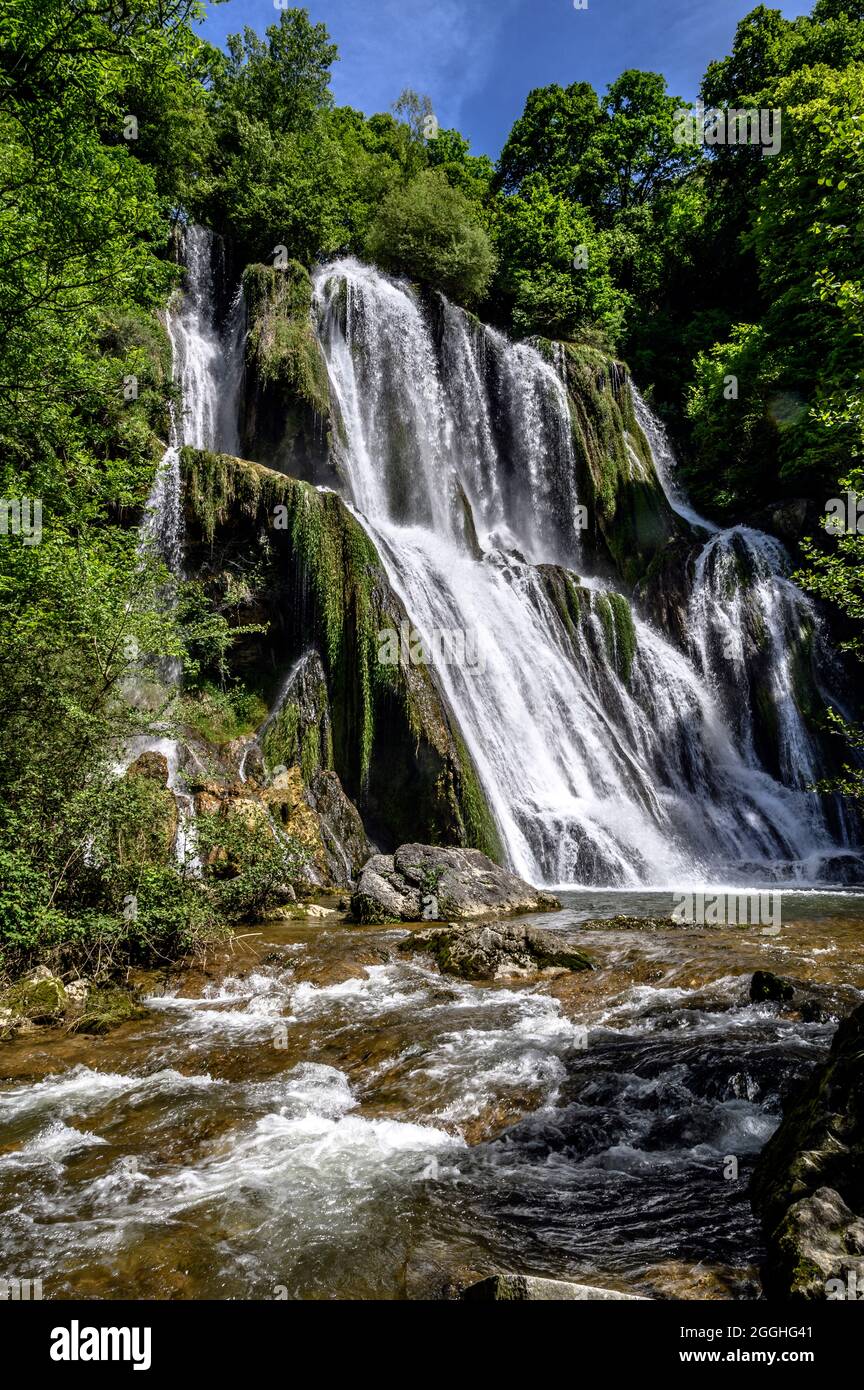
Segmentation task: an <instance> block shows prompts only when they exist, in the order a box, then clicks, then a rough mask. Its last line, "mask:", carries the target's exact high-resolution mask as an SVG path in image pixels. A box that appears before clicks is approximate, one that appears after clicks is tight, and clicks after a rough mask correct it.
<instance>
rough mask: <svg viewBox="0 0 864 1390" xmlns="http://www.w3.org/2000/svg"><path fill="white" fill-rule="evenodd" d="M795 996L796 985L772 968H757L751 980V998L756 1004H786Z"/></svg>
mask: <svg viewBox="0 0 864 1390" xmlns="http://www.w3.org/2000/svg"><path fill="white" fill-rule="evenodd" d="M794 996H795V986H794V985H793V984H792V983H791V982H790V981H789V980H783V979H781V977H780V976H779V975H775V974H774V973H773V972H772V971H771V970H757V971H756V973H755V975H754V976H753V979H752V980H751V981H750V999H751V1002H752V1003H754V1004H765V1003H772V1004H786V1003H788V1002H789V1001H790V1000H791V999H793V998H794Z"/></svg>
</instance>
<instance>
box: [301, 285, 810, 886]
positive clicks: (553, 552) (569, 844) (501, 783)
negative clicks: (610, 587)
mask: <svg viewBox="0 0 864 1390" xmlns="http://www.w3.org/2000/svg"><path fill="white" fill-rule="evenodd" d="M315 298H316V306H317V314H318V321H319V333H320V339H321V343H322V348H323V351H324V354H325V357H326V360H327V364H328V369H329V373H330V382H331V392H332V396H333V398H334V402H335V405H336V408H337V409H338V411H339V413H340V415H341V418H342V423H343V425H344V436H345V439H346V441H347V442H346V443H345V445H344V446H343V448H342V456H341V458H340V459H339V466H340V471H341V473H342V476H343V478H344V479H345V484H346V488H347V490H348V493H349V498H350V501H351V503H352V504H353V506H354V507H355V509H356V510H357V512H358V513H359V515H360V517H361V520H362V521H363V523H364V525H365V526H366V527H367V529H368V530H369V531H370V533H371V534H372V536H373V538H374V539H375V541H376V543H377V545H378V547H379V550H380V553H381V555H382V558H383V560H384V563H385V565H386V566H387V569H388V574H389V577H390V580H391V582H392V584H393V586H394V588H395V589H396V590H397V592H398V593H399V594H400V596H401V597H402V599H403V601H404V602H405V604H406V607H407V609H408V611H409V613H410V614H411V616H412V618H413V620H414V622H415V623H416V625H417V628H418V630H419V632H420V634H421V636H422V637H423V638H424V639H425V640H426V642H427V643H429V642H430V641H431V640H432V636H433V633H434V632H435V631H436V630H437V631H441V630H444V631H447V632H453V631H454V630H455V631H461V632H463V633H465V634H471V635H472V636H473V637H474V638H475V640H476V641H477V642H478V644H479V646H480V647H481V648H482V651H483V655H484V660H483V662H481V663H478V664H476V665H474V666H473V667H472V668H471V669H465V668H462V667H460V666H458V665H455V664H447V665H442V666H441V667H440V668H439V669H438V670H437V678H438V679H439V681H440V683H441V685H442V687H443V688H444V691H445V693H446V695H447V697H448V700H449V702H450V705H451V707H452V708H453V710H454V712H455V715H456V718H457V720H458V722H459V725H460V728H461V730H462V732H463V734H464V736H465V739H466V742H467V744H468V747H469V749H470V751H471V754H472V757H473V758H474V761H475V765H476V766H477V769H478V772H479V774H480V777H481V780H482V782H483V785H484V788H485V790H486V794H487V797H488V799H489V803H490V806H491V808H492V811H493V814H494V816H495V819H496V821H497V824H498V827H499V830H500V832H501V836H502V839H503V842H504V845H505V847H506V851H507V855H508V857H509V860H510V862H511V864H512V866H513V867H514V868H515V869H516V870H517V872H519V873H521V874H523V875H524V876H525V877H527V878H529V879H533V880H534V881H540V882H544V883H547V884H549V883H553V884H554V883H559V884H560V883H566V882H581V883H586V884H590V883H611V884H621V885H635V884H638V883H642V884H645V883H655V884H661V883H665V884H670V883H672V884H676V885H681V884H684V883H687V882H693V881H698V880H704V879H705V878H715V879H716V878H717V877H718V876H720V877H723V878H725V879H727V880H729V881H734V880H735V879H736V877H737V878H738V880H739V881H740V880H741V876H742V875H749V878H750V881H752V876H753V872H754V870H753V865H754V864H756V865H759V866H762V872H763V874H764V875H765V877H769V878H776V877H777V876H778V875H779V876H781V877H782V876H783V875H784V874H788V875H791V876H798V877H799V878H800V877H803V876H804V875H805V874H806V875H812V874H813V873H814V865H815V864H816V863H817V861H818V859H819V857H820V856H828V855H830V853H831V851H832V848H833V842H832V840H831V837H830V835H829V834H828V831H827V829H826V828H825V825H824V822H823V820H822V817H821V814H820V813H819V811H818V808H816V809H814V804H815V798H813V797H812V795H807V794H806V793H804V792H803V791H802V790H800V788H802V787H803V786H804V785H806V782H807V778H808V776H809V773H808V765H804V764H799V765H798V767H797V771H796V772H795V775H794V776H792V775H791V768H792V764H793V763H795V761H796V758H798V757H799V754H800V753H801V750H802V749H803V748H804V743H803V740H802V737H801V734H800V728H799V727H798V726H796V724H795V719H796V718H797V717H798V716H797V711H796V712H795V715H794V716H793V708H794V704H793V702H791V700H787V696H788V690H785V691H784V689H783V687H782V680H783V677H782V672H781V665H780V663H779V661H778V662H775V663H774V666H773V668H772V669H773V670H774V671H775V674H776V677H777V681H778V694H779V696H780V697H781V699H782V701H784V702H785V710H784V713H783V714H782V716H781V718H782V719H783V720H784V721H785V724H784V733H783V740H784V745H783V746H784V748H785V752H784V755H783V758H784V766H783V769H782V773H781V775H782V776H783V777H784V780H788V782H790V783H791V785H783V782H781V781H780V780H778V778H777V777H772V776H771V775H770V774H769V772H768V771H766V770H765V768H764V767H763V766H761V765H760V764H759V763H758V760H757V758H756V756H755V754H754V752H753V749H752V747H751V746H750V745H749V744H747V743H746V740H745V741H744V743H743V744H742V740H741V738H740V733H741V731H740V729H739V728H736V727H735V726H734V724H733V723H732V722H730V720H729V719H728V718H727V716H726V713H725V711H724V708H723V704H722V701H721V699H720V697H719V695H718V693H717V692H716V691H715V689H714V688H713V682H712V681H711V680H710V679H709V675H708V672H707V671H706V669H705V666H704V664H703V663H702V662H701V660H700V658H699V654H698V644H697V650H696V651H695V652H694V656H695V658H696V659H695V660H688V659H687V657H685V656H683V655H682V654H681V653H680V652H679V651H677V650H676V649H675V648H674V647H673V646H672V645H671V644H670V643H669V642H667V641H665V640H664V639H663V638H662V637H660V635H659V634H658V633H657V632H656V631H655V630H653V629H652V628H651V627H650V626H649V625H648V624H646V623H644V622H642V621H640V620H639V619H638V618H637V619H635V630H636V653H635V658H634V660H633V665H632V671H631V672H630V675H629V679H628V680H627V681H626V682H625V681H623V680H621V679H620V678H619V674H618V673H617V672H616V670H615V663H614V660H613V659H612V656H611V655H609V654H606V652H605V645H604V642H603V641H602V640H597V641H594V642H591V643H590V644H589V642H588V641H587V639H586V638H585V637H584V635H583V637H582V638H581V639H579V638H575V639H574V638H573V636H572V635H571V634H568V633H567V632H566V631H565V628H564V626H563V624H562V622H561V620H560V618H559V617H558V614H557V612H556V610H555V608H554V606H553V605H552V604H551V602H550V600H549V598H548V597H547V594H546V592H545V589H544V584H543V574H542V571H540V570H538V569H537V568H536V566H537V565H538V564H541V563H543V562H552V563H559V564H560V563H568V564H573V563H574V562H575V561H576V560H577V558H578V529H577V528H576V527H575V525H574V517H575V507H576V505H577V499H576V497H575V491H574V483H573V478H574V472H575V469H574V463H573V455H572V443H571V439H572V436H571V424H570V416H569V408H568V404H567V398H566V392H565V390H564V387H563V384H562V382H561V378H560V376H559V374H558V373H557V372H556V370H555V368H554V365H551V364H550V363H549V362H547V361H546V360H545V358H544V357H543V356H541V354H540V353H539V352H538V351H536V350H535V349H533V348H531V347H530V346H527V345H525V344H522V345H513V344H510V343H509V342H508V341H507V340H506V339H505V338H503V337H502V336H501V335H500V334H498V333H495V332H494V331H493V330H491V329H486V328H483V327H482V326H481V325H478V324H476V322H474V321H472V320H469V319H468V317H467V316H466V315H465V314H463V313H462V312H461V311H460V310H459V309H457V308H455V307H454V306H452V305H449V304H446V303H444V304H443V306H442V309H441V312H440V315H439V317H438V322H437V325H436V326H435V331H433V324H432V322H431V320H430V315H429V314H428V312H427V311H426V310H424V308H423V307H422V306H421V303H420V301H419V300H418V298H417V297H416V296H415V295H414V293H413V291H412V290H411V289H410V288H409V287H408V286H406V285H404V284H401V283H398V282H393V281H391V280H389V279H387V278H385V277H384V276H382V275H380V274H378V273H377V272H376V271H374V270H372V269H370V268H368V267H364V266H361V265H359V264H358V263H357V262H355V261H352V260H344V261H340V262H337V263H336V264H333V265H330V266H326V267H324V268H322V269H321V270H319V272H318V273H317V275H316V277H315ZM640 409H641V411H642V413H643V415H644V414H645V413H646V411H645V407H644V403H640ZM667 486H668V484H667ZM673 497H674V494H673ZM466 506H467V508H468V509H470V514H471V519H472V523H473V524H472V525H471V526H470V527H468V528H467V535H466V522H465V511H466ZM673 506H674V507H675V509H676V510H678V511H679V513H680V514H681V515H686V516H687V519H688V520H689V521H690V522H691V523H692V524H695V525H703V526H704V527H705V529H706V530H714V529H715V528H712V527H711V526H710V524H709V523H704V522H702V520H701V518H699V517H698V516H697V514H695V513H693V512H692V511H690V509H685V504H684V503H682V502H681V501H680V499H675V500H673ZM688 513H689V515H688ZM475 533H476V539H475ZM765 539H766V541H767V538H765ZM478 541H479V546H480V548H481V551H482V554H481V555H479V556H478V554H477V543H478ZM709 544H710V543H709ZM716 544H720V542H719V541H718V542H717V543H716ZM760 546H761V550H762V555H763V559H764V556H765V551H766V546H765V545H762V543H761V542H760ZM703 568H704V570H705V571H706V573H710V572H711V571H712V566H711V565H710V563H709V561H707V560H706V563H705V566H704V567H703ZM581 582H582V584H583V585H584V586H586V587H588V588H589V589H591V590H593V591H594V593H593V594H592V598H591V607H592V613H591V617H590V624H593V626H594V628H595V630H596V635H597V637H598V639H600V638H601V636H602V634H601V631H600V630H601V628H602V626H603V623H602V613H601V611H600V610H601V608H602V595H600V594H599V593H598V592H596V591H597V590H598V589H599V586H598V584H597V582H596V581H592V580H590V579H589V580H585V579H583V580H582V581H581ZM772 582H773V581H772ZM783 583H784V584H788V581H785V580H784V581H783ZM770 588H771V585H770V584H769V589H770ZM788 588H789V589H792V586H791V585H789V586H788ZM775 590H776V585H775ZM783 592H784V595H785V594H786V591H785V590H784V591H783ZM793 592H795V593H797V591H793ZM699 594H700V589H699V586H698V585H697V592H696V595H695V596H694V603H698V602H700V601H701V599H700V598H699ZM786 597H787V598H788V595H787V596H786ZM799 597H800V596H799ZM766 601H767V600H766ZM788 601H789V602H791V599H789V600H788ZM801 603H802V604H804V603H805V600H803V597H802V598H801ZM774 632H775V635H776V643H777V649H778V654H779V653H780V652H781V650H783V643H784V641H785V637H784V624H783V622H781V621H780V620H779V618H778V619H777V621H776V622H775V629H774ZM786 636H788V631H787V632H786ZM799 724H800V719H799ZM814 756H815V754H814ZM811 762H812V759H811ZM787 770H789V771H790V775H789V777H788V778H787V777H786V772H787Z"/></svg>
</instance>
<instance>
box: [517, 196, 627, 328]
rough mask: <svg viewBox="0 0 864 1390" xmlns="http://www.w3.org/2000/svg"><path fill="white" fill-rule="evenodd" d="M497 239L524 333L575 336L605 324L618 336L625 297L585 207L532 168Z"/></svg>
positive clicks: (518, 321)
mask: <svg viewBox="0 0 864 1390" xmlns="http://www.w3.org/2000/svg"><path fill="white" fill-rule="evenodd" d="M495 240H496V246H497V248H498V253H499V256H500V262H501V270H500V274H499V284H500V286H501V288H502V290H503V291H504V292H505V294H507V295H509V296H510V297H511V298H512V305H513V307H512V315H513V326H514V328H515V329H516V331H517V332H518V333H520V334H532V333H536V334H541V335H543V336H544V337H548V338H576V337H578V336H579V335H580V332H582V331H583V330H584V329H585V327H586V326H589V325H597V324H599V325H600V326H601V327H602V329H603V332H604V334H605V335H606V337H607V339H608V340H609V342H610V343H614V342H615V339H616V338H617V336H618V333H619V332H620V329H621V324H622V320H623V316H624V311H625V307H626V303H627V301H626V296H624V295H622V294H621V293H620V291H618V290H616V289H615V287H614V285H613V283H612V280H611V277H610V274H609V254H608V248H607V243H606V239H605V237H604V235H603V234H602V233H598V232H597V231H596V230H595V228H594V226H593V224H592V222H591V218H590V217H589V215H588V213H587V212H586V211H585V210H584V208H582V207H580V206H579V204H577V203H572V202H570V201H569V200H568V199H567V198H565V197H564V196H563V195H562V194H560V193H554V192H553V191H552V189H551V188H550V187H549V184H548V183H547V182H546V181H545V179H543V178H542V177H541V176H540V175H537V174H532V175H530V176H529V177H528V178H527V179H525V180H524V182H523V184H522V189H521V192H520V193H519V194H517V195H515V196H514V197H512V198H509V199H507V201H506V203H505V205H504V206H503V208H502V210H501V212H500V215H499V218H498V222H497V225H496V229H495ZM577 258H578V259H579V261H580V264H579V265H578V266H577V265H575V264H574V261H576V259H577Z"/></svg>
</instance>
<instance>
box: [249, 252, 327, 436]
mask: <svg viewBox="0 0 864 1390" xmlns="http://www.w3.org/2000/svg"><path fill="white" fill-rule="evenodd" d="M243 289H244V292H245V295H246V303H247V309H248V315H249V336H248V338H247V344H246V355H247V361H248V362H249V363H250V364H251V365H252V366H253V367H254V369H255V370H256V372H257V375H258V378H259V380H260V381H261V382H262V383H263V384H265V385H268V386H270V385H274V384H275V385H278V386H281V387H284V388H285V391H286V394H288V395H290V396H291V397H293V398H299V399H300V400H301V401H303V402H304V403H305V404H307V405H309V406H311V407H312V409H313V410H314V411H315V412H316V413H317V414H318V415H320V416H323V417H326V416H329V413H330V388H329V383H328V378H327V366H326V363H325V362H324V358H323V356H322V353H321V348H320V346H319V344H318V339H317V337H316V335H315V331H314V328H313V325H312V319H311V308H312V282H311V280H310V278H309V273H308V271H307V270H306V268H305V266H302V265H301V264H300V262H299V261H289V262H288V265H287V266H286V267H285V269H284V270H276V269H274V268H273V267H272V266H266V265H250V266H247V267H246V270H245V271H244V273H243Z"/></svg>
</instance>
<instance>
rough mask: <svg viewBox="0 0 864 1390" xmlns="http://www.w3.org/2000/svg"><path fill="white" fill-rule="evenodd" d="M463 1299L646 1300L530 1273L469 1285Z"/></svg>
mask: <svg viewBox="0 0 864 1390" xmlns="http://www.w3.org/2000/svg"><path fill="white" fill-rule="evenodd" d="M461 1298H462V1299H463V1301H465V1302H468V1303H511V1302H520V1303H546V1302H551V1301H553V1300H556V1301H562V1302H563V1301H573V1302H578V1303H583V1302H584V1303H590V1302H607V1301H613V1300H615V1301H617V1300H618V1299H623V1300H625V1301H627V1300H632V1299H635V1300H637V1301H639V1302H642V1301H644V1300H643V1299H642V1295H641V1294H636V1293H619V1292H618V1290H617V1289H598V1288H597V1287H596V1286H595V1285H593V1284H572V1283H570V1282H569V1281H565V1280H563V1279H539V1278H536V1277H535V1276H534V1275H531V1274H493V1275H491V1276H490V1278H488V1279H481V1280H479V1282H478V1283H476V1284H469V1285H468V1287H467V1289H463V1290H462V1293H461Z"/></svg>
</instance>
